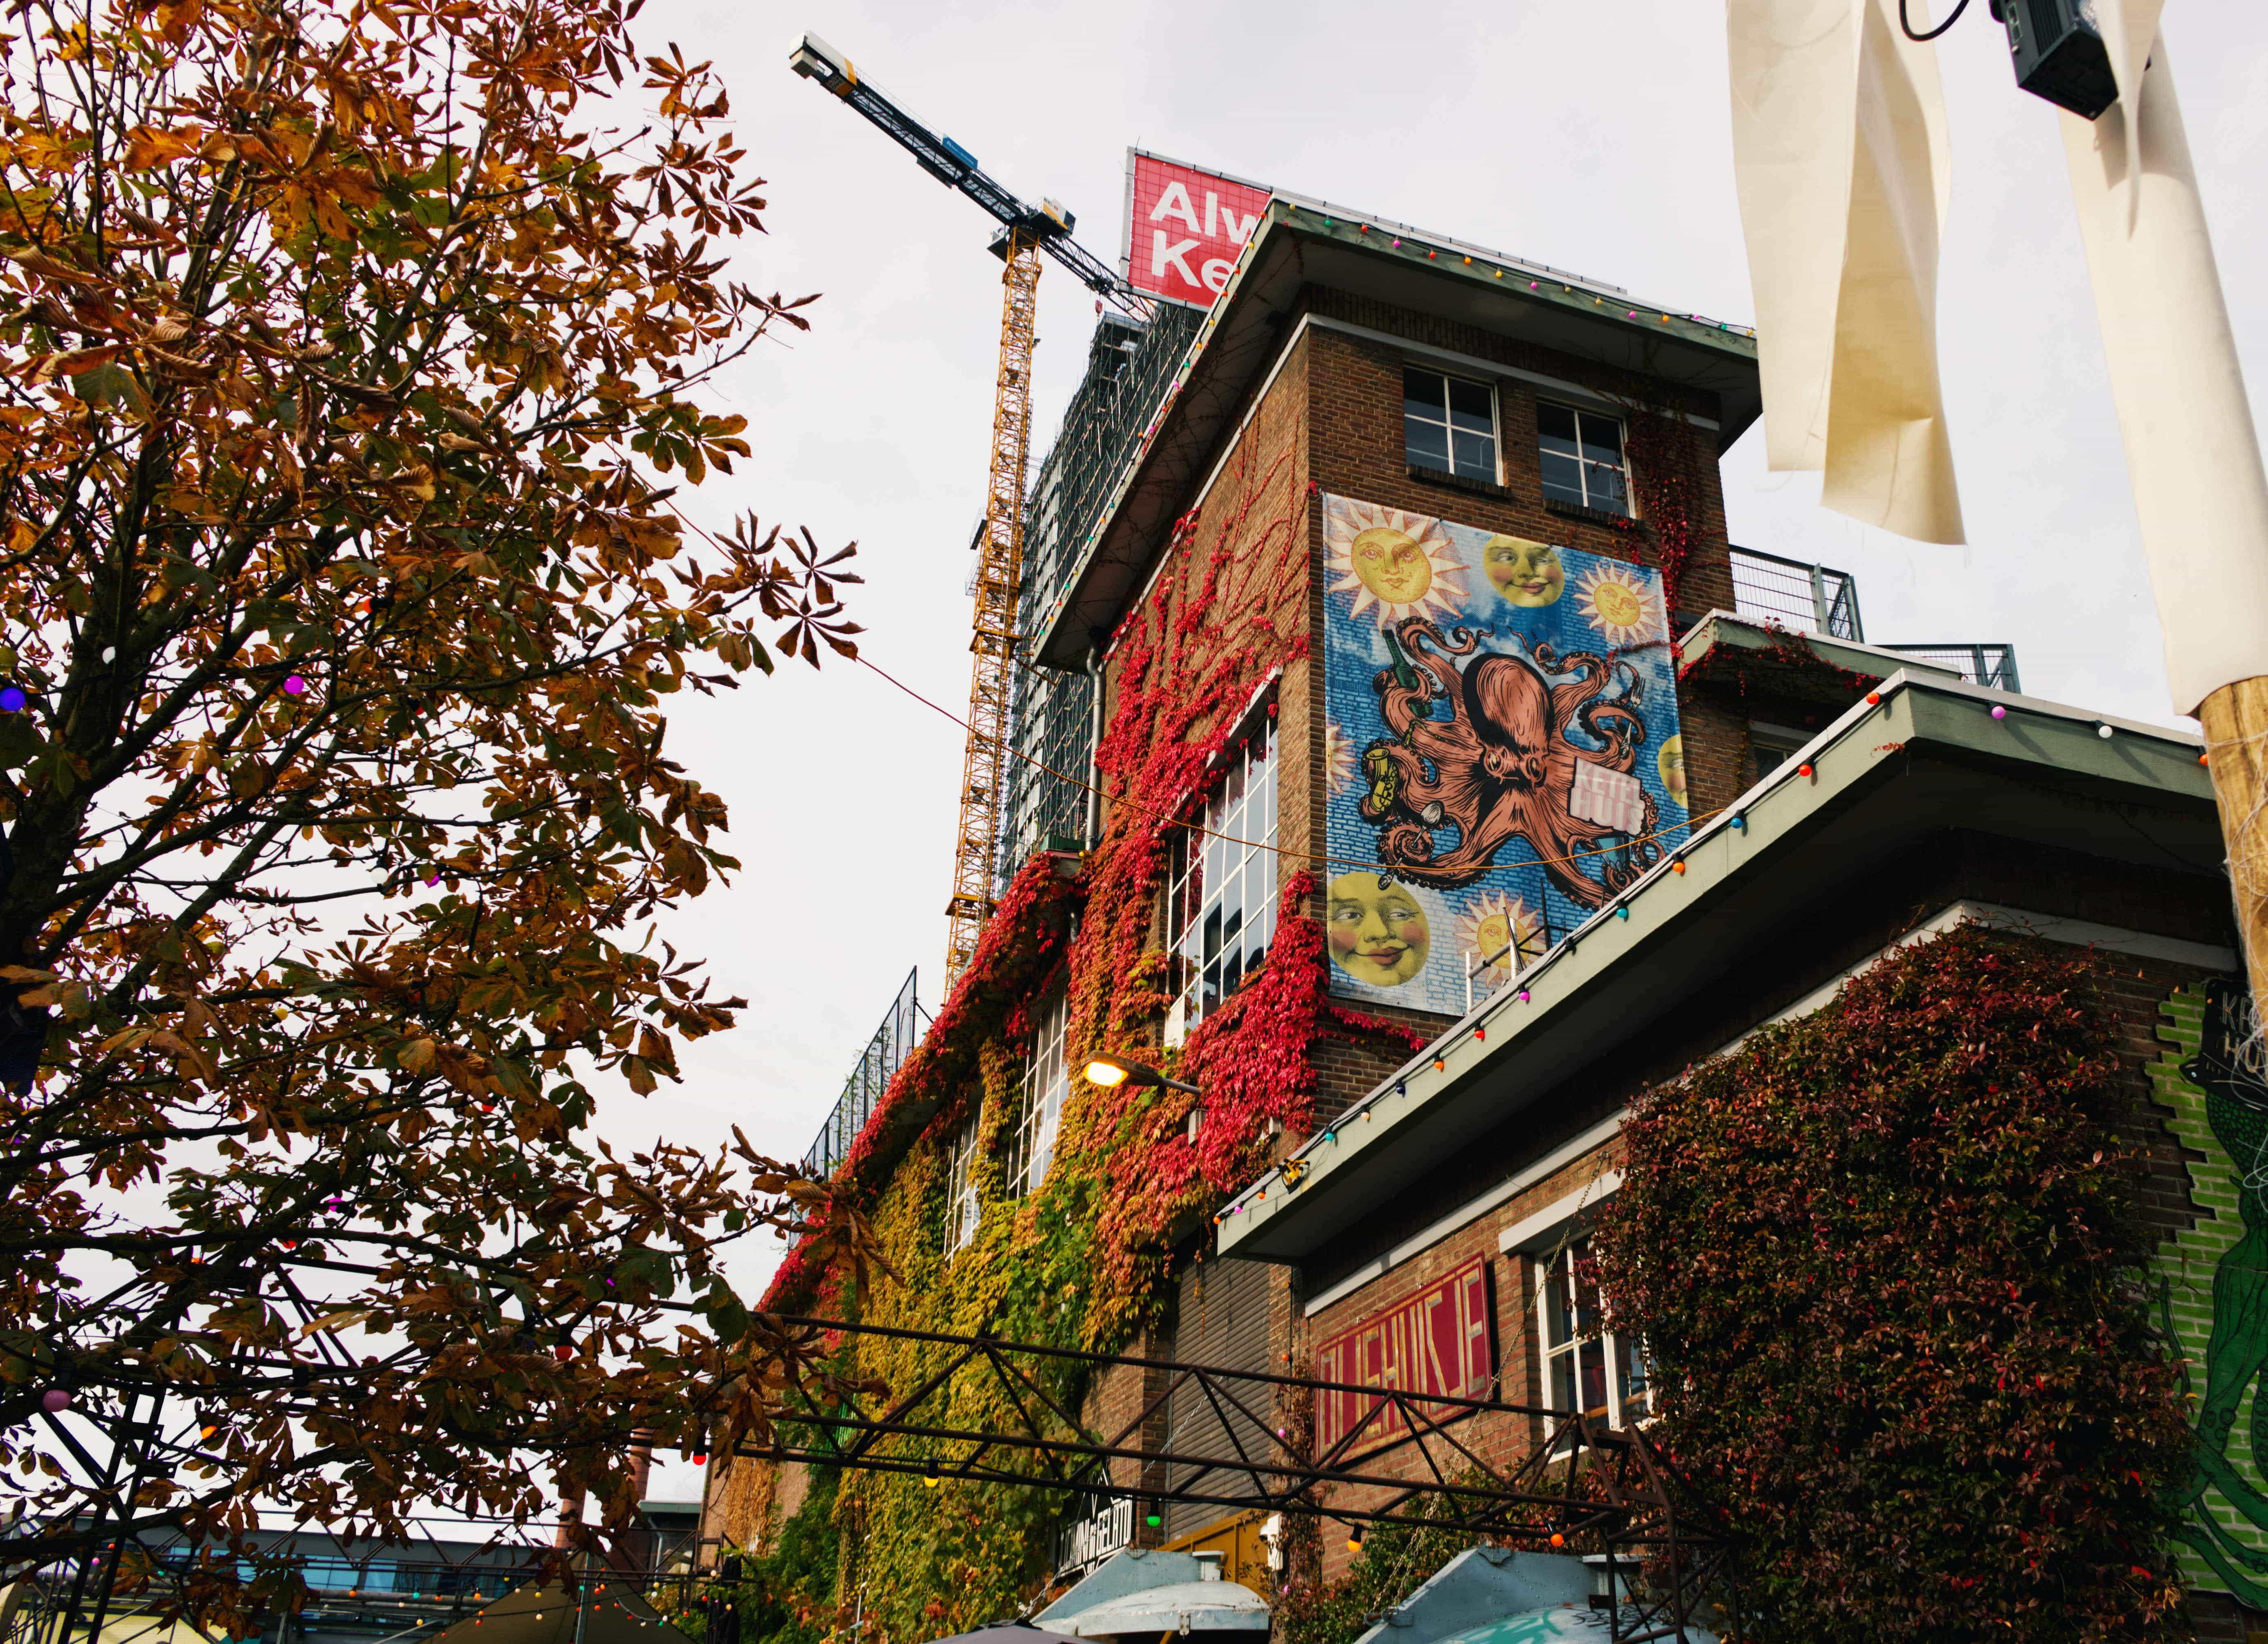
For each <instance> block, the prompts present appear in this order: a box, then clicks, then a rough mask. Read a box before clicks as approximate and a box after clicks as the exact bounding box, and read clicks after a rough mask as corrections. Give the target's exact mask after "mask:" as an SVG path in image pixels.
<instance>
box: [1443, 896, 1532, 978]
mask: <svg viewBox="0 0 2268 1644" xmlns="http://www.w3.org/2000/svg"><path fill="white" fill-rule="evenodd" d="M1457 951H1458V952H1459V953H1460V954H1462V956H1463V959H1464V967H1465V968H1466V969H1467V970H1469V971H1470V970H1472V967H1473V966H1474V965H1476V964H1479V962H1480V961H1481V960H1483V959H1487V960H1489V961H1491V962H1490V963H1489V964H1488V965H1484V966H1482V968H1481V969H1480V970H1478V971H1476V972H1474V974H1473V980H1475V981H1476V982H1478V983H1480V984H1481V985H1482V986H1484V987H1491V988H1496V987H1503V986H1504V985H1505V983H1506V982H1508V981H1510V980H1512V979H1513V977H1514V976H1516V975H1518V974H1519V973H1520V972H1521V971H1523V970H1526V969H1527V968H1528V966H1529V965H1533V964H1535V961H1536V960H1538V959H1540V958H1543V916H1542V915H1541V914H1537V913H1536V912H1535V910H1534V909H1532V908H1530V907H1529V906H1528V904H1527V903H1526V902H1523V901H1522V900H1521V899H1520V898H1518V897H1516V896H1510V895H1507V894H1506V893H1505V892H1502V891H1489V892H1483V893H1482V894H1481V895H1479V896H1477V897H1476V898H1474V899H1473V900H1472V901H1471V902H1470V903H1469V904H1468V905H1467V906H1466V907H1465V909H1464V911H1463V912H1462V913H1461V914H1458V915H1457Z"/></svg>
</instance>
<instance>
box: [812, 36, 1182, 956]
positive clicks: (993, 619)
mask: <svg viewBox="0 0 2268 1644" xmlns="http://www.w3.org/2000/svg"><path fill="white" fill-rule="evenodd" d="M788 66H789V67H790V68H792V69H793V70H795V71H796V72H797V73H798V74H799V75H801V76H803V77H804V78H806V79H807V80H816V81H818V82H819V84H821V85H822V86H824V87H825V88H826V89H827V90H828V91H830V92H834V93H835V95H836V96H837V97H839V98H841V99H843V101H844V102H846V103H848V104H849V105H850V106H851V107H852V108H854V109H856V110H858V113H860V114H864V115H865V117H866V118H867V119H868V120H870V121H873V123H874V124H875V125H877V126H880V128H882V129H883V130H884V131H886V132H887V133H888V134H889V135H890V136H892V137H894V138H895V139H896V141H897V142H898V143H899V144H900V145H901V146H902V147H903V148H904V149H905V150H906V151H907V152H908V153H909V154H911V155H912V156H913V157H914V159H915V161H916V162H917V164H918V165H920V166H921V168H922V169H923V170H924V171H925V172H928V173H929V174H930V175H931V176H932V177H934V178H936V179H937V180H939V182H941V183H943V184H944V185H945V186H946V187H948V188H957V189H959V190H960V191H961V193H962V194H967V195H968V197H969V198H970V199H971V200H974V201H975V202H976V203H977V204H979V205H981V206H983V208H984V209H986V210H987V211H989V212H990V213H991V214H992V216H993V217H995V218H996V219H998V222H999V224H1000V227H999V229H998V231H997V232H995V233H994V235H993V236H992V242H991V250H992V253H993V255H995V256H997V257H998V258H999V259H1000V260H1001V261H1002V262H1003V263H1005V265H1006V267H1005V268H1004V270H1003V271H1002V274H1001V276H1000V277H1001V284H1002V286H1003V288H1004V290H1005V296H1004V298H1003V301H1002V304H1001V311H1000V363H999V371H998V378H997V379H996V382H995V385H994V388H993V397H992V446H991V451H990V467H991V473H990V478H989V480H988V481H987V483H986V486H985V492H984V526H983V531H982V532H980V533H979V538H978V550H979V555H980V557H979V560H978V562H977V567H976V611H975V613H974V616H973V618H972V628H973V629H974V631H973V633H972V635H971V636H970V639H969V645H968V649H969V651H970V653H971V654H972V656H973V657H974V658H975V661H974V664H973V665H972V667H971V669H970V677H969V681H968V751H967V753H966V755H965V756H964V758H963V760H962V765H961V829H960V837H959V841H958V843H957V845H956V847H955V849H954V862H953V897H952V899H951V900H950V901H948V902H947V903H946V907H945V912H946V919H947V920H948V921H951V924H952V933H951V937H950V941H949V943H948V945H947V948H946V960H945V985H946V987H947V988H948V989H950V988H951V987H952V986H953V983H954V979H955V978H956V977H958V976H959V975H960V974H961V971H962V969H963V968H964V967H966V966H967V965H968V960H969V958H970V956H971V955H973V954H974V953H975V952H976V938H977V935H978V933H979V932H980V931H982V930H983V928H984V921H986V920H987V919H989V918H990V917H991V915H992V909H993V905H994V903H993V896H992V884H993V860H994V857H995V855H996V854H997V852H998V848H999V840H1000V799H1001V792H1002V789H1003V786H1004V783H1005V777H1006V774H1007V772H1006V765H1007V760H1008V729H1009V728H1008V694H1009V688H1010V686H1011V683H1012V682H1013V678H1014V671H1015V666H1016V650H1017V646H1018V643H1019V636H1018V635H1017V633H1016V606H1017V598H1018V595H1019V593H1020V591H1021V589H1022V585H1023V565H1024V470H1025V466H1026V462H1027V458H1028V457H1029V454H1030V451H1031V443H1032V348H1033V343H1034V337H1033V331H1032V327H1033V321H1034V319H1035V317H1036V314H1037V302H1038V297H1039V286H1040V254H1041V253H1042V252H1044V253H1047V254H1048V255H1049V256H1050V257H1053V258H1054V259H1055V260H1056V261H1057V262H1059V263H1061V264H1062V265H1063V266H1064V268H1068V269H1070V270H1071V273H1072V274H1074V275H1077V276H1078V277H1079V283H1081V284H1082V285H1085V286H1086V288H1087V289H1088V290H1092V291H1093V292H1094V294H1095V295H1096V296H1097V297H1100V298H1101V299H1102V300H1103V301H1104V302H1107V303H1109V304H1112V305H1115V306H1116V307H1118V308H1120V309H1123V311H1125V312H1127V313H1130V314H1131V315H1133V316H1134V317H1135V318H1137V319H1148V318H1149V317H1150V313H1151V305H1150V304H1149V302H1148V301H1147V300H1146V299H1145V298H1143V297H1138V296H1137V295H1136V294H1135V293H1134V292H1133V291H1131V290H1129V289H1128V287H1127V284H1126V283H1125V281H1123V280H1122V279H1121V278H1120V277H1119V276H1118V275H1117V274H1116V272H1115V271H1114V270H1113V269H1112V268H1110V266H1109V265H1108V264H1107V263H1105V262H1103V261H1101V259H1100V258H1098V257H1096V256H1095V255H1094V253H1091V252H1089V251H1087V250H1086V248H1085V247H1084V246H1080V245H1079V242H1078V241H1077V240H1075V239H1072V238H1071V227H1072V224H1073V222H1074V219H1073V217H1071V213H1070V212H1068V211H1066V210H1064V209H1063V207H1061V206H1060V205H1058V204H1057V203H1056V202H1054V201H1052V200H1042V202H1040V203H1039V204H1038V205H1037V206H1030V205H1027V204H1025V203H1024V202H1023V201H1021V200H1020V199H1018V198H1017V197H1016V196H1015V195H1014V194H1010V193H1009V192H1008V191H1007V190H1006V189H1005V188H1003V187H1001V186H1000V185H999V184H998V183H997V182H995V181H993V180H992V179H991V178H990V177H987V176H986V175H985V174H984V172H983V168H982V167H980V166H979V165H977V163H976V156H975V155H973V154H971V153H970V152H969V151H968V150H966V149H964V148H962V147H961V145H960V144H959V143H955V142H954V140H953V139H952V138H951V137H948V136H945V135H943V134H942V133H940V132H936V131H932V130H931V129H930V128H928V127H927V126H924V124H922V122H921V121H918V120H916V119H915V118H914V117H913V116H912V115H911V114H908V113H907V112H906V111H905V110H904V109H902V108H901V107H899V106H897V105H896V104H895V103H894V102H892V101H891V100H890V99H888V98H887V97H885V96H883V95H882V93H881V92H878V91H877V90H875V89H874V86H873V84H872V83H871V82H869V81H865V80H862V79H860V78H859V77H858V71H857V70H855V69H853V68H852V67H851V60H850V59H849V58H848V57H845V56H844V55H843V54H842V53H841V52H839V51H836V49H835V48H833V47H832V46H829V45H828V43H827V42H826V41H825V40H821V39H820V38H819V36H818V35H816V34H806V35H805V36H804V37H803V44H802V45H800V46H799V47H797V48H796V49H795V53H794V55H792V56H791V57H790V58H789V59H788Z"/></svg>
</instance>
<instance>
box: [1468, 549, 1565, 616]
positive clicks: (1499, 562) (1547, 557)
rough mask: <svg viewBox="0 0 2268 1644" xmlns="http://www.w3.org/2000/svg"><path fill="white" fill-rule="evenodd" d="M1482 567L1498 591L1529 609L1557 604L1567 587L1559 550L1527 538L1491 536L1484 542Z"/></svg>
mask: <svg viewBox="0 0 2268 1644" xmlns="http://www.w3.org/2000/svg"><path fill="white" fill-rule="evenodd" d="M1481 569H1482V570H1483V571H1484V573H1486V575H1487V576H1488V579H1489V581H1490V582H1491V583H1493V584H1494V585H1495V587H1496V591H1497V592H1499V593H1500V594H1502V595H1503V596H1504V597H1505V598H1507V599H1509V600H1511V601H1512V603H1513V604H1514V605H1525V606H1527V607H1528V609H1530V610H1534V609H1536V608H1538V607H1540V606H1543V605H1551V604H1554V603H1555V602H1557V599H1558V598H1559V596H1560V595H1561V594H1562V593H1564V592H1565V591H1566V588H1567V570H1566V568H1565V566H1563V565H1561V564H1560V563H1559V550H1558V549H1557V548H1555V547H1552V546H1551V545H1550V543H1548V542H1530V541H1529V540H1528V539H1527V538H1525V537H1491V538H1490V539H1488V540H1487V541H1486V542H1484V543H1483V544H1481Z"/></svg>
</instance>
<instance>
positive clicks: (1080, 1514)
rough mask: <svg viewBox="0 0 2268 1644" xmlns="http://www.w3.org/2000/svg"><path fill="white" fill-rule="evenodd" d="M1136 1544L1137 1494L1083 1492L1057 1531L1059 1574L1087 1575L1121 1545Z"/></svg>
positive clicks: (1073, 1500)
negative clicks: (1135, 1517) (1135, 1510)
mask: <svg viewBox="0 0 2268 1644" xmlns="http://www.w3.org/2000/svg"><path fill="white" fill-rule="evenodd" d="M1132 1545H1134V1498H1133V1497H1132V1496H1130V1495H1079V1496H1074V1497H1073V1498H1072V1505H1071V1516H1069V1517H1067V1518H1065V1519H1064V1522H1063V1523H1062V1525H1061V1526H1060V1527H1059V1528H1058V1529H1057V1531H1056V1574H1057V1575H1058V1576H1064V1575H1084V1574H1086V1573H1087V1572H1088V1571H1089V1570H1092V1569H1093V1568H1094V1567H1095V1566H1096V1565H1098V1564H1100V1563H1101V1562H1102V1561H1103V1560H1105V1559H1107V1558H1108V1557H1109V1556H1110V1555H1111V1554H1112V1553H1114V1552H1117V1551H1118V1550H1119V1549H1120V1548H1121V1547H1130V1546H1132Z"/></svg>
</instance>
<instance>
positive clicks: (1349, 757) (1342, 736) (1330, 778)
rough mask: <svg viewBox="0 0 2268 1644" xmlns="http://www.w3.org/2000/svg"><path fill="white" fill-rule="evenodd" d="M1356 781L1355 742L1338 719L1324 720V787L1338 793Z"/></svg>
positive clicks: (1327, 790)
mask: <svg viewBox="0 0 2268 1644" xmlns="http://www.w3.org/2000/svg"><path fill="white" fill-rule="evenodd" d="M1352 781H1354V744H1352V743H1351V742H1349V741H1348V740H1347V735H1346V732H1345V731H1344V730H1340V729H1339V722H1338V721H1337V720H1336V719H1326V720H1325V721H1324V722H1323V788H1324V791H1325V792H1327V793H1334V794H1335V793H1337V792H1338V790H1339V789H1342V788H1344V787H1345V786H1346V785H1347V784H1348V783H1350V782H1352Z"/></svg>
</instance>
